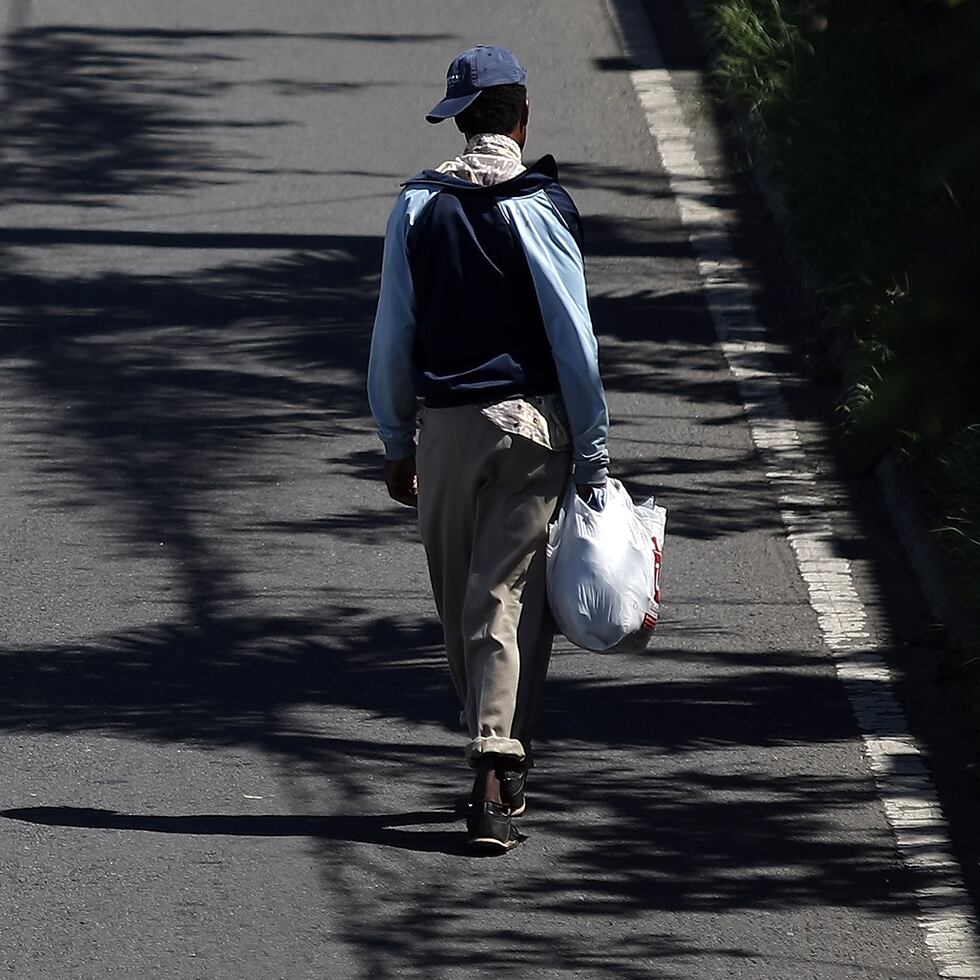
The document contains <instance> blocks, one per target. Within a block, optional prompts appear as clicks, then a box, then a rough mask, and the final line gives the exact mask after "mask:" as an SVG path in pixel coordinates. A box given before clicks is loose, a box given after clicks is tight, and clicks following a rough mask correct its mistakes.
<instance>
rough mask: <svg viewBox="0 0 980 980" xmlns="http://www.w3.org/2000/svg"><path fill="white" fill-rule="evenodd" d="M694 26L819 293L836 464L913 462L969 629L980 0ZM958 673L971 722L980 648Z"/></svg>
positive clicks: (974, 491) (840, 2) (784, 7)
mask: <svg viewBox="0 0 980 980" xmlns="http://www.w3.org/2000/svg"><path fill="white" fill-rule="evenodd" d="M705 16H706V18H707V23H708V26H709V30H710V31H711V33H712V35H713V36H714V39H715V41H716V43H717V47H718V52H719V53H718V57H717V59H716V64H715V77H716V80H717V82H718V84H719V85H720V86H721V87H722V89H723V91H724V93H725V95H726V96H727V97H729V98H731V99H733V100H734V101H735V102H736V104H738V105H739V106H740V107H741V108H742V110H743V111H744V115H745V117H746V118H747V119H748V121H749V122H748V125H749V129H750V132H749V133H747V134H745V135H746V136H747V138H748V142H749V145H750V146H751V147H754V148H755V149H756V151H757V152H758V153H759V155H760V156H761V157H762V158H764V160H765V163H766V167H767V169H768V171H769V175H768V176H769V178H770V183H771V185H772V187H773V188H774V189H775V193H776V195H777V196H778V199H779V202H780V206H781V210H782V212H783V217H784V220H785V223H786V225H787V226H788V231H789V233H790V235H791V237H792V240H793V242H794V245H795V249H796V252H797V254H798V257H799V258H800V259H801V260H802V262H803V263H804V264H805V265H806V267H807V270H808V272H809V278H810V279H811V281H813V282H816V283H817V284H818V287H817V289H816V293H815V295H814V297H813V299H814V304H815V306H816V308H817V310H818V312H819V313H820V314H821V315H822V321H823V323H824V327H823V328H822V329H821V331H820V332H819V333H818V335H817V336H815V337H813V338H811V339H810V340H811V344H812V348H813V350H814V351H823V350H827V349H830V350H834V351H836V352H837V353H836V356H835V357H834V360H833V364H832V365H830V367H831V368H832V369H833V370H834V371H835V372H836V373H837V376H838V377H839V380H840V390H841V396H840V408H841V419H842V438H843V446H844V450H845V453H846V456H847V458H848V459H849V460H850V461H851V463H852V464H853V465H854V466H855V467H858V468H870V467H872V466H874V465H875V464H876V463H877V462H878V461H879V460H880V459H881V458H882V456H884V455H885V453H887V452H889V451H893V450H898V451H900V452H902V453H903V454H905V455H906V456H907V457H908V459H909V460H910V462H911V464H912V466H913V467H914V469H915V471H916V473H917V474H918V476H919V478H920V479H921V480H922V483H923V486H924V488H925V490H926V499H927V501H928V505H929V509H930V513H929V515H928V519H929V521H930V522H931V526H932V527H933V529H934V533H935V535H936V537H937V538H938V540H939V541H940V542H941V544H942V547H943V548H944V549H945V551H946V553H947V555H948V556H949V559H950V561H951V562H952V564H953V565H954V567H955V569H956V575H955V581H956V583H957V584H956V586H955V588H956V590H957V593H958V594H957V597H956V600H957V602H958V604H960V605H961V606H962V608H964V609H965V610H967V614H968V615H969V616H972V617H973V618H974V619H975V620H976V622H977V623H978V624H980V329H978V327H980V324H978V323H977V316H978V311H980V275H978V274H977V272H978V271H980V270H977V269H976V268H975V266H976V254H977V247H976V246H977V242H976V239H977V237H978V231H977V229H978V227H980V221H978V219H980V181H978V180H977V177H978V175H980V124H978V122H977V120H978V119H980V0H961V2H958V3H957V2H952V0H950V2H946V0H863V2H862V3H859V4H855V3H854V2H853V0H707V3H706V4H705ZM971 256H973V258H972V264H971V258H970V257H971ZM978 636H980V632H978ZM977 645H980V639H978V641H977ZM960 670H961V672H962V680H963V682H964V683H967V684H969V685H971V687H972V688H973V692H974V697H973V701H974V703H975V704H976V705H977V706H978V727H980V649H977V648H973V649H967V650H966V651H964V656H963V658H962V662H961V667H960Z"/></svg>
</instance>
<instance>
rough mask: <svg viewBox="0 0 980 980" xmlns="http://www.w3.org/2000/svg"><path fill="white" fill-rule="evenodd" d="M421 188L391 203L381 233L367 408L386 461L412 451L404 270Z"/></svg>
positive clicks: (408, 297)
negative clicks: (379, 276)
mask: <svg viewBox="0 0 980 980" xmlns="http://www.w3.org/2000/svg"><path fill="white" fill-rule="evenodd" d="M432 194H433V191H431V190H429V189H427V188H421V187H410V188H408V189H407V190H405V191H403V192H402V193H401V195H400V196H399V198H398V200H397V201H396V202H395V207H394V209H393V210H392V212H391V217H390V218H389V219H388V228H387V230H386V231H385V246H384V258H383V260H382V265H381V290H380V294H379V296H378V310H377V313H376V314H375V317H374V330H373V332H372V334H371V357H370V360H369V361H368V381H367V389H368V402H369V403H370V405H371V414H372V415H373V416H374V419H375V421H376V422H377V423H378V435H379V436H380V437H381V441H382V442H383V443H384V446H385V456H386V457H387V458H388V459H405V458H406V457H408V456H411V455H412V453H413V452H414V451H415V417H416V413H417V411H418V407H417V402H416V394H415V368H414V365H413V361H412V352H413V349H414V346H415V330H416V326H415V290H414V287H413V285H412V274H411V270H410V269H409V265H408V251H407V239H408V232H409V229H410V228H411V226H412V224H413V223H414V221H415V220H416V218H418V216H419V215H420V214H421V213H422V210H423V209H424V208H425V205H426V204H427V203H428V202H429V200H430V198H431V197H432Z"/></svg>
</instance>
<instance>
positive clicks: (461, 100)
mask: <svg viewBox="0 0 980 980" xmlns="http://www.w3.org/2000/svg"><path fill="white" fill-rule="evenodd" d="M479 94H480V93H479V92H474V93H473V94H472V95H460V96H459V97H457V98H455V99H443V100H442V102H440V103H439V104H438V105H436V106H434V107H433V109H432V111H431V112H430V113H429V114H428V115H427V116H426V117H425V121H426V122H430V123H440V122H442V121H443V119H452V118H453V116H458V115H459V114H460V113H461V112H462V111H463V110H464V109H466V108H468V107H469V106H471V105H473V103H474V102H476V100H477V97H478V96H479Z"/></svg>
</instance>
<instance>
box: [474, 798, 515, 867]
mask: <svg viewBox="0 0 980 980" xmlns="http://www.w3.org/2000/svg"><path fill="white" fill-rule="evenodd" d="M510 818H511V811H510V807H509V806H501V805H500V804H499V803H489V802H482V803H470V804H469V807H468V808H467V811H466V842H467V844H469V846H470V848H471V849H472V850H474V851H483V852H484V853H491V854H492V853H502V852H503V851H509V850H510V849H511V848H512V847H513V846H514V845H515V844H516V843H517V842H518V837H517V835H516V834H515V833H514V829H513V827H511V824H510Z"/></svg>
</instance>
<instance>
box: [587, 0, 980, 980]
mask: <svg viewBox="0 0 980 980" xmlns="http://www.w3.org/2000/svg"><path fill="white" fill-rule="evenodd" d="M607 4H608V6H609V9H610V13H611V15H612V19H613V22H614V23H616V24H617V26H618V29H619V32H620V38H621V43H622V45H623V48H624V51H625V53H626V54H627V55H628V56H630V57H631V58H632V60H633V62H634V63H635V64H636V65H637V67H636V69H635V70H634V71H631V72H630V77H631V79H632V82H633V86H634V88H635V89H636V93H637V95H638V97H639V100H640V104H641V106H642V107H643V110H644V112H645V114H646V120H647V126H648V128H649V131H650V134H651V136H653V138H654V139H655V141H656V144H657V149H658V150H659V153H660V158H661V161H662V163H663V167H664V171H665V173H666V175H667V177H668V180H669V182H670V187H671V190H672V192H673V195H674V197H675V199H676V202H677V207H678V209H679V211H680V217H681V221H682V222H683V224H684V225H685V228H686V230H687V234H688V238H689V240H690V242H691V246H692V248H693V250H694V254H695V256H696V257H697V264H698V269H699V272H700V275H701V279H702V287H703V290H704V296H705V299H706V302H707V306H708V309H709V310H710V313H711V317H712V320H713V321H714V325H715V329H716V331H717V333H718V337H719V339H720V341H721V347H722V350H723V351H724V354H725V358H726V359H727V361H728V365H729V367H730V369H731V372H732V374H733V375H734V377H735V380H736V383H737V385H738V388H739V392H740V395H741V398H742V401H743V404H744V406H745V412H746V415H747V417H748V420H749V425H750V427H751V431H752V439H753V441H754V443H755V446H756V448H757V450H758V451H759V453H760V455H761V456H762V459H763V461H764V464H765V467H766V475H767V477H768V478H769V480H770V481H771V483H772V484H773V486H774V487H775V488H776V492H777V495H778V500H779V507H780V514H781V517H782V521H783V524H784V526H785V528H786V533H787V537H788V539H789V543H790V546H791V547H792V549H793V552H794V553H795V555H796V560H797V563H798V565H799V569H800V574H801V575H802V577H803V580H804V582H805V583H806V585H807V589H808V591H809V599H810V605H811V606H812V607H813V609H814V610H815V612H816V614H817V619H818V622H819V626H820V630H821V632H822V634H823V638H824V641H825V642H826V645H827V647H828V648H829V650H830V652H831V654H832V656H833V659H834V665H835V668H836V671H837V676H838V677H839V678H840V680H841V682H842V683H843V684H844V687H845V689H846V691H847V694H848V697H849V699H850V702H851V705H852V707H853V710H854V714H855V716H856V718H857V721H858V725H859V726H860V728H861V731H862V734H863V739H864V749H865V754H866V757H867V759H868V762H869V765H870V768H871V772H872V774H873V776H874V779H875V782H876V784H877V787H878V791H879V794H880V796H881V798H882V801H883V803H884V811H885V816H886V818H887V820H888V823H889V825H890V826H891V829H892V832H893V834H894V836H895V840H896V843H897V845H898V850H899V853H900V854H901V856H902V859H903V860H904V862H905V864H906V865H907V866H908V867H909V868H911V869H913V871H914V872H915V873H916V878H917V881H918V882H919V884H918V885H917V886H916V898H917V901H918V905H919V909H920V914H919V916H918V922H919V926H920V928H921V929H922V933H923V936H924V940H925V943H926V946H927V947H928V949H929V952H930V954H931V956H932V959H933V962H934V963H935V965H936V968H937V970H938V972H939V975H940V976H942V977H974V978H980V943H978V939H977V935H978V933H977V920H976V916H975V914H974V911H973V906H972V903H971V901H970V898H969V896H968V895H967V893H966V889H965V888H964V886H963V883H962V879H961V873H960V868H959V866H958V864H957V862H956V860H955V858H954V857H953V854H952V848H951V846H950V842H949V834H948V829H947V825H946V821H945V819H944V817H943V815H942V810H941V808H940V805H939V801H938V799H937V796H936V792H935V788H934V786H933V784H932V780H931V778H930V776H929V774H928V772H927V770H926V767H925V763H924V761H923V758H922V753H921V751H920V749H919V747H918V746H917V745H916V743H915V740H914V739H913V738H912V736H911V735H910V734H909V733H908V723H907V721H906V719H905V717H904V713H903V712H902V710H901V708H900V707H899V705H898V703H897V702H896V700H895V696H894V693H893V690H892V683H891V675H890V673H889V670H888V667H887V665H886V664H885V663H884V661H883V660H882V658H881V657H880V655H879V654H878V652H877V648H876V647H877V645H876V637H875V634H874V630H873V629H872V627H871V625H870V624H869V618H868V615H867V611H866V608H865V605H864V602H863V601H862V600H861V597H860V596H859V594H858V592H857V589H856V588H855V586H854V581H853V576H852V572H851V564H850V562H849V561H848V560H847V559H846V558H842V557H840V556H839V555H838V554H836V553H835V551H836V549H835V547H834V541H835V536H834V530H833V527H832V526H831V523H830V521H829V519H828V517H827V516H826V515H827V513H828V512H829V507H830V499H829V497H828V495H827V494H825V493H822V492H821V490H820V489H819V488H818V486H817V481H816V471H815V470H814V468H813V467H812V466H810V465H809V464H808V462H807V457H806V453H805V451H804V448H803V444H802V441H801V439H800V435H799V432H798V430H797V427H796V423H795V422H794V420H793V418H792V416H791V414H790V412H789V409H788V407H787V405H786V402H785V399H784V398H783V395H782V391H781V388H780V380H779V375H778V373H777V371H776V370H775V368H774V367H773V361H772V358H771V356H770V355H771V353H772V351H773V350H774V348H773V345H772V344H771V343H770V342H769V341H768V340H767V339H766V335H765V331H764V329H763V327H762V325H761V323H760V322H759V319H758V317H757V315H756V312H755V307H754V304H753V301H752V296H751V291H750V287H749V285H748V282H747V279H746V276H745V274H744V270H743V267H742V264H741V263H740V262H739V260H738V258H737V257H736V255H735V250H734V248H733V246H732V242H731V240H730V238H729V235H728V233H727V230H726V229H727V228H728V227H729V226H730V225H731V221H732V215H731V213H730V212H729V211H728V210H727V209H726V208H724V207H723V206H722V205H720V204H718V203H716V201H717V200H718V196H717V195H716V194H715V193H713V192H714V191H715V190H716V188H715V186H714V184H713V182H712V181H710V180H709V178H708V176H707V174H706V173H705V170H704V168H703V167H702V166H701V164H700V162H699V161H698V158H697V155H696V152H695V148H694V140H693V138H692V134H691V131H690V128H689V127H688V125H687V123H686V122H685V120H684V117H683V114H682V111H681V106H680V102H679V100H678V97H677V93H676V91H675V89H674V86H673V83H672V81H671V78H670V74H669V72H668V71H667V70H666V69H665V68H664V67H663V59H662V57H661V55H660V52H659V49H658V48H657V44H656V40H655V38H654V36H653V34H652V31H651V28H650V24H649V22H648V21H647V19H646V15H645V14H644V12H643V11H642V10H641V9H640V8H639V6H638V5H637V3H636V0H615V2H612V0H607Z"/></svg>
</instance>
